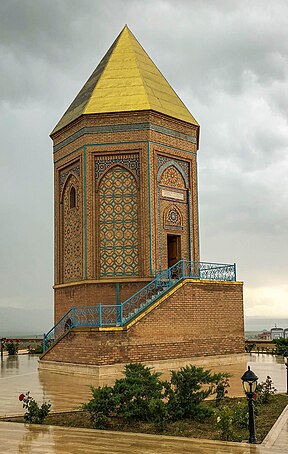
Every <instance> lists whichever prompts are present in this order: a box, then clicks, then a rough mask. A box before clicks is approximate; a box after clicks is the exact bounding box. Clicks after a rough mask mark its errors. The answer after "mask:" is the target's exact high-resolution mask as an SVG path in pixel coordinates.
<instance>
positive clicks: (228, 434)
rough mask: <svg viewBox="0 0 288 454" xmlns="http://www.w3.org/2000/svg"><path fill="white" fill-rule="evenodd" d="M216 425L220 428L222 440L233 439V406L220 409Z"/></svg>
mask: <svg viewBox="0 0 288 454" xmlns="http://www.w3.org/2000/svg"><path fill="white" fill-rule="evenodd" d="M216 425H217V427H218V429H219V438H220V440H225V441H228V440H233V438H234V432H233V410H232V409H231V408H229V407H226V406H224V407H222V408H221V410H219V411H218V416H217V419H216Z"/></svg>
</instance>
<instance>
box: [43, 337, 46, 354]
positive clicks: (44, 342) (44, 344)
mask: <svg viewBox="0 0 288 454" xmlns="http://www.w3.org/2000/svg"><path fill="white" fill-rule="evenodd" d="M43 352H46V334H45V333H44V334H43Z"/></svg>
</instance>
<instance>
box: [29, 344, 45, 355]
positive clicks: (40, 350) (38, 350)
mask: <svg viewBox="0 0 288 454" xmlns="http://www.w3.org/2000/svg"><path fill="white" fill-rule="evenodd" d="M28 353H29V354H30V355H41V353H43V347H42V345H38V346H37V347H35V348H31V347H29V349H28Z"/></svg>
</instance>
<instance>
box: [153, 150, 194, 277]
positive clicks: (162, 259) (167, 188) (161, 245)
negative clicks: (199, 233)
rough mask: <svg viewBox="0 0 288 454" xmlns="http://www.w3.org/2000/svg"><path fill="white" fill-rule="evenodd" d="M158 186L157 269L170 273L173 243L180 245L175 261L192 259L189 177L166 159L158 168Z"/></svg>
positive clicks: (174, 161) (173, 161)
mask: <svg viewBox="0 0 288 454" xmlns="http://www.w3.org/2000/svg"><path fill="white" fill-rule="evenodd" d="M187 170H188V171H189V167H188V164H187ZM187 173H188V172H187ZM157 182H158V251H159V254H158V257H159V264H158V267H159V268H160V269H167V268H168V267H169V266H171V263H172V262H171V257H170V255H171V254H170V252H171V251H170V252H169V250H170V249H171V244H170V243H171V241H172V240H173V241H174V242H175V244H176V243H177V251H178V252H177V258H175V260H176V261H178V260H180V258H184V259H186V260H189V259H190V256H191V244H190V217H189V184H188V175H186V174H185V172H184V170H183V168H182V167H181V165H179V163H178V161H177V160H173V159H171V160H168V159H167V161H166V162H165V163H164V164H162V165H161V166H160V167H159V170H158V175H157ZM173 263H174V262H173Z"/></svg>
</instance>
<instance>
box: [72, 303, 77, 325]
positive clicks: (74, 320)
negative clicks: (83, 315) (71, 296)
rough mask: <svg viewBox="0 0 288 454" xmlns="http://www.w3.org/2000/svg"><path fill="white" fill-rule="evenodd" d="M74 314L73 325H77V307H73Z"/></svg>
mask: <svg viewBox="0 0 288 454" xmlns="http://www.w3.org/2000/svg"><path fill="white" fill-rule="evenodd" d="M72 314H73V327H74V326H76V307H75V306H73V307H72Z"/></svg>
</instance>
